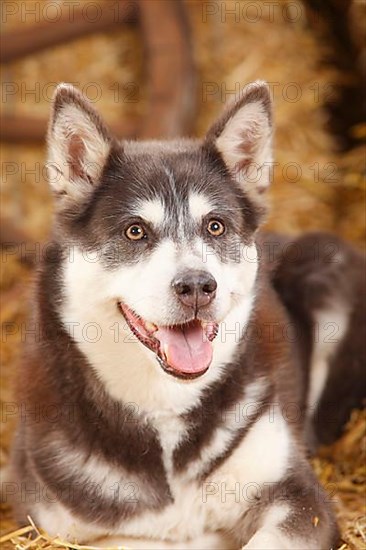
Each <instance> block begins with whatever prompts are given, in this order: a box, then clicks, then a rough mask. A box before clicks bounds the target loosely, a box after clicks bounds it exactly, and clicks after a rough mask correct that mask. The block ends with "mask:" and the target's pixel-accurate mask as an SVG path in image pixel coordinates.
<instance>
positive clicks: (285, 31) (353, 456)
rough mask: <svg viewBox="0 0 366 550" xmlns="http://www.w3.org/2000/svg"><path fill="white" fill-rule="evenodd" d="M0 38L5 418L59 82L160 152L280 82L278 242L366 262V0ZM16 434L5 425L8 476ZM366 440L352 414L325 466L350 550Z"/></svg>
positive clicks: (218, 5)
mask: <svg viewBox="0 0 366 550" xmlns="http://www.w3.org/2000/svg"><path fill="white" fill-rule="evenodd" d="M1 25H2V38H1V54H0V57H1V63H2V75H1V111H0V122H1V242H2V246H3V255H2V281H1V291H2V323H3V330H5V332H4V334H5V337H4V334H3V339H2V354H1V359H2V383H1V394H2V395H1V399H2V403H3V404H4V403H8V402H11V401H14V399H15V397H14V391H13V389H12V380H13V379H14V374H15V372H16V366H17V363H18V361H19V351H20V349H21V343H22V342H21V340H22V335H21V333H22V331H20V330H19V327H20V326H21V324H22V323H25V320H26V315H27V311H28V299H29V295H30V288H31V284H30V283H31V280H32V276H33V273H34V264H35V262H36V259H37V250H38V249H37V246H39V243H40V242H42V241H43V240H45V239H46V238H47V234H48V232H49V229H50V223H51V219H52V201H51V198H50V193H49V191H48V187H47V181H46V170H45V168H44V163H45V161H46V157H45V152H46V151H45V133H46V128H47V118H48V115H49V109H50V100H51V97H52V93H53V90H54V87H55V85H56V84H57V83H58V82H62V81H63V82H71V83H73V84H74V85H76V86H78V87H79V88H80V89H81V90H82V92H83V93H84V94H85V96H86V97H87V98H88V99H89V100H90V101H91V102H92V103H93V104H94V106H95V107H96V108H97V109H98V110H99V111H100V113H101V114H102V115H103V116H104V118H105V119H106V121H107V123H108V124H109V125H110V127H111V128H112V130H113V131H114V132H115V134H116V135H117V136H119V137H120V138H147V137H149V138H163V137H174V136H178V135H191V136H200V135H202V134H203V133H204V132H205V130H206V128H207V127H208V125H209V124H210V123H211V122H212V121H213V119H214V118H215V116H216V115H217V114H218V113H219V111H220V110H221V109H222V107H223V104H224V103H225V102H226V101H228V100H229V99H230V98H232V97H233V96H234V95H236V94H238V93H239V91H240V89H241V88H242V87H243V86H244V85H245V84H246V83H248V82H250V81H252V80H255V79H257V78H260V79H265V80H267V81H268V82H269V84H270V88H271V92H272V96H273V100H274V111H275V124H276V134H275V168H274V178H273V180H274V181H273V186H272V189H271V192H270V194H271V197H270V198H271V203H272V209H271V214H270V216H269V219H268V224H267V225H268V227H269V228H271V229H275V230H277V231H282V232H285V233H288V234H294V235H295V234H298V233H300V232H303V231H307V230H314V229H317V230H327V231H333V232H335V233H337V234H338V235H340V236H342V237H344V238H346V239H348V240H350V241H351V242H353V243H354V245H355V246H356V247H358V248H363V247H364V242H365V225H366V224H365V194H364V174H365V149H364V145H363V143H364V139H365V136H366V124H365V112H364V109H365V102H364V98H363V94H364V84H365V79H364V71H365V57H366V48H365V43H366V42H365V38H366V3H365V1H364V0H319V1H318V0H304V1H298V0H295V1H286V0H278V1H268V0H255V1H246V0H241V1H226V2H224V1H219V0H217V1H216V0H213V1H200V0H194V1H189V0H187V1H186V0H161V1H160V0H141V1H137V0H132V1H130V0H104V1H102V0H99V1H97V0H93V1H91V0H67V1H66V0H52V1H51V0H41V1H33V0H25V1H22V0H3V1H2V3H1ZM4 327H5V329H4ZM14 416H15V415H14ZM14 421H15V418H12V415H10V416H9V415H8V417H7V418H6V422H5V421H2V422H1V426H0V428H1V436H2V438H1V446H0V463H1V464H5V463H6V460H7V456H8V448H9V441H10V439H11V432H12V428H13V425H14ZM364 435H365V418H364V416H362V414H361V413H356V412H355V414H354V416H353V418H352V421H351V423H350V426H349V429H348V431H347V432H346V434H345V436H344V438H343V440H341V442H339V443H337V444H336V445H335V446H333V447H332V448H331V449H324V450H323V451H322V452H321V453H320V455H319V456H318V457H317V458H316V459H315V460H314V461H313V463H314V467H315V469H316V471H317V473H318V475H319V476H320V478H321V480H322V481H323V483H324V484H325V485H326V486H332V484H333V485H334V487H335V489H334V491H335V494H336V497H337V499H338V513H339V517H340V519H341V523H342V531H343V538H344V546H343V547H342V548H343V550H346V549H348V550H349V549H353V548H357V549H361V548H365V547H366V530H365V526H366V521H365V516H364V514H365V466H364V464H365V458H366V452H365V445H364V444H362V439H363V437H364ZM2 512H3V514H2V517H3V523H2V529H3V530H4V531H6V530H8V531H9V530H10V529H11V528H12V527H14V526H13V523H12V520H11V512H10V510H8V508H7V507H6V504H2Z"/></svg>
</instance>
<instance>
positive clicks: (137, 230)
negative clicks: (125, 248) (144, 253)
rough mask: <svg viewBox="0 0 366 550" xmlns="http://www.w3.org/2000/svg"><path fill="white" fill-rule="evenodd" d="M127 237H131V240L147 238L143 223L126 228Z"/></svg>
mask: <svg viewBox="0 0 366 550" xmlns="http://www.w3.org/2000/svg"><path fill="white" fill-rule="evenodd" d="M126 237H127V238H128V239H130V241H140V240H141V239H145V238H146V237H147V235H146V233H145V231H144V229H143V227H142V226H141V225H139V224H138V223H134V224H133V225H130V227H128V229H126Z"/></svg>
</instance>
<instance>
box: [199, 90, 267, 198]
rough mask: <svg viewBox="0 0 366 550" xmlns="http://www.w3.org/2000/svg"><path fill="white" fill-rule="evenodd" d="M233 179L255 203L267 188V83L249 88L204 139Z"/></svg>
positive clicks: (229, 106) (226, 110)
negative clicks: (218, 155) (214, 149)
mask: <svg viewBox="0 0 366 550" xmlns="http://www.w3.org/2000/svg"><path fill="white" fill-rule="evenodd" d="M205 144H206V145H208V146H212V145H213V146H214V147H215V148H216V150H217V151H218V152H219V154H220V155H221V157H222V159H223V161H224V163H225V165H226V167H227V169H228V170H229V172H230V174H231V175H232V177H233V178H234V179H235V180H236V181H237V182H238V183H239V184H240V186H241V187H242V189H243V190H244V191H245V192H246V193H247V194H248V196H250V197H251V198H253V199H254V200H256V199H257V200H258V199H260V195H261V194H262V193H263V192H264V191H265V190H266V189H267V187H268V186H269V184H270V176H271V164H272V104H271V97H270V91H269V87H268V85H267V83H266V82H263V81H259V80H258V81H256V82H253V83H252V84H248V85H247V86H246V87H245V88H244V89H243V91H242V93H241V95H240V97H239V99H237V100H235V101H234V102H232V103H230V104H229V105H228V106H227V108H226V109H225V110H224V112H223V114H222V115H221V117H220V118H219V119H218V120H217V121H216V122H215V123H214V124H213V126H212V127H211V128H210V130H209V131H208V133H207V135H206V139H205Z"/></svg>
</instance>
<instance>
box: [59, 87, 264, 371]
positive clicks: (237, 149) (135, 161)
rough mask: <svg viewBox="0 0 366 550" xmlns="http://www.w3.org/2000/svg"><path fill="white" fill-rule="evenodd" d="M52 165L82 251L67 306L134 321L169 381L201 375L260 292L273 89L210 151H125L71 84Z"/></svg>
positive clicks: (211, 135) (180, 145) (235, 110)
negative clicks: (236, 313) (218, 340)
mask: <svg viewBox="0 0 366 550" xmlns="http://www.w3.org/2000/svg"><path fill="white" fill-rule="evenodd" d="M49 157H50V159H49V160H50V165H49V166H50V180H51V184H52V187H53V190H54V192H55V194H56V197H57V211H58V212H57V228H58V232H59V238H60V239H62V240H63V241H64V242H65V243H68V244H71V245H72V253H70V255H69V261H70V258H72V262H73V263H74V265H73V267H72V269H67V268H66V269H65V273H66V274H65V277H66V282H67V284H68V285H69V286H70V287H74V293H73V291H70V293H69V295H68V299H69V300H73V301H74V302H75V303H74V307H75V308H84V309H85V310H86V311H92V310H94V311H97V310H98V309H100V311H103V312H104V313H106V314H107V316H108V318H109V319H110V321H111V323H113V322H114V320H116V319H123V318H124V320H125V322H126V323H127V325H128V328H129V330H131V331H132V332H133V333H134V335H135V336H136V337H137V340H138V341H136V345H138V346H143V347H144V348H146V349H147V350H148V352H149V353H150V354H151V353H153V354H155V357H156V359H157V360H158V362H159V364H160V366H161V367H162V368H163V369H164V370H165V371H166V372H168V373H169V374H173V375H174V376H176V377H179V378H195V377H198V376H200V375H202V374H203V373H204V372H206V371H207V369H208V368H209V366H210V363H211V361H212V355H213V348H214V344H213V342H214V339H215V336H216V334H217V332H218V330H219V327H220V324H221V323H223V322H225V319H226V318H227V317H228V315H229V314H230V312H231V311H233V310H234V309H235V308H238V307H240V304H242V303H243V301H244V300H245V299H248V297H249V296H251V295H252V293H253V287H254V283H255V278H256V272H257V254H256V247H255V244H254V235H255V231H256V229H257V227H258V224H259V222H260V218H261V215H262V213H263V201H262V193H263V192H264V191H265V189H266V187H267V186H268V184H269V173H270V164H271V114H270V100H269V92H268V88H267V86H266V85H265V84H263V83H254V84H253V85H251V86H249V87H247V88H246V89H245V90H244V92H243V94H242V96H241V98H240V99H239V100H238V101H237V102H236V103H234V104H232V105H231V106H230V107H229V108H228V109H227V110H226V111H225V112H224V114H223V115H222V117H221V118H220V119H219V120H218V121H217V122H216V123H215V124H214V126H213V127H212V128H211V130H210V131H209V132H208V134H207V135H206V137H205V139H204V140H202V141H193V140H186V141H184V140H181V141H171V142H166V143H164V142H141V143H139V142H125V143H124V142H122V143H118V142H116V141H115V140H114V139H113V138H112V137H111V136H110V135H109V133H108V131H107V129H106V127H105V126H104V124H103V122H102V121H101V120H100V118H99V116H98V115H97V114H96V113H95V111H94V110H93V109H92V108H91V106H90V105H89V104H87V103H86V102H85V101H84V100H83V98H82V97H81V95H80V94H79V93H78V92H77V91H75V90H74V89H73V88H71V87H70V86H65V85H63V86H60V87H59V88H58V90H57V92H56V97H55V101H54V110H53V117H52V120H51V124H50V130H49ZM75 265H77V272H76V271H75ZM76 279H77V281H76ZM77 285H79V286H77ZM70 296H71V298H70ZM72 296H74V298H73V297H72ZM92 318H94V317H93V316H92ZM125 330H126V327H125ZM157 368H158V367H157Z"/></svg>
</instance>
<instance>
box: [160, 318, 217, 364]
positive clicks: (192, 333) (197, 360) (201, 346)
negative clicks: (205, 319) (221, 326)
mask: <svg viewBox="0 0 366 550" xmlns="http://www.w3.org/2000/svg"><path fill="white" fill-rule="evenodd" d="M154 337H155V338H157V339H158V340H159V341H160V349H161V352H162V355H163V357H165V360H166V362H167V363H168V365H169V366H170V367H172V368H173V369H175V370H177V371H179V372H181V373H187V374H191V373H199V372H203V371H205V370H206V369H207V368H208V367H209V366H210V363H211V360H212V344H211V342H209V341H208V340H207V338H206V336H205V333H204V331H203V328H202V326H201V323H198V322H197V323H191V324H189V325H186V326H183V327H173V328H165V327H162V328H159V329H158V330H157V331H156V332H155V333H154Z"/></svg>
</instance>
